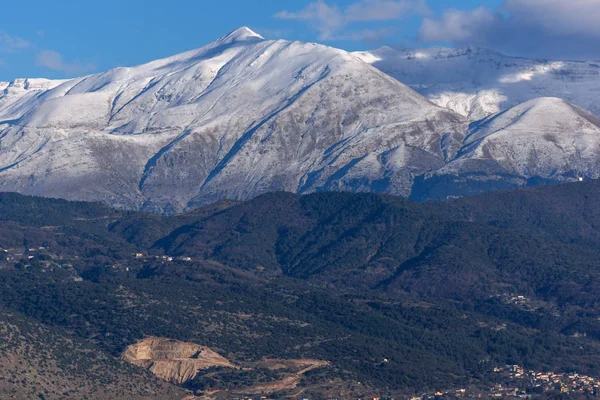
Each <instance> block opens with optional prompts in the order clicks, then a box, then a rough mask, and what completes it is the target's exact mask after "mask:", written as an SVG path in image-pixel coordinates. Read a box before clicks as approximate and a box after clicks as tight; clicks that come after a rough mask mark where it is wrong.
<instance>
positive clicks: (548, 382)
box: [494, 365, 600, 397]
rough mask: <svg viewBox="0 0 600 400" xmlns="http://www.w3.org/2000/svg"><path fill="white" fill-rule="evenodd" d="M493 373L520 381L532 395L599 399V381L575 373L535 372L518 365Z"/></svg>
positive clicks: (499, 369) (498, 369) (497, 369)
mask: <svg viewBox="0 0 600 400" xmlns="http://www.w3.org/2000/svg"><path fill="white" fill-rule="evenodd" d="M494 371H495V372H497V373H505V374H507V375H508V376H509V377H511V378H513V379H516V380H521V381H522V382H524V383H525V384H526V385H527V388H528V389H529V391H530V392H533V393H544V392H550V391H557V392H561V393H579V394H585V395H589V396H596V397H600V379H597V378H593V377H591V376H586V375H581V374H577V373H569V374H566V373H562V374H561V373H554V372H536V371H531V370H526V369H524V368H523V367H520V366H518V365H511V366H508V367H506V368H504V369H501V368H496V369H495V370H494Z"/></svg>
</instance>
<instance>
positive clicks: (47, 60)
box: [37, 50, 96, 75]
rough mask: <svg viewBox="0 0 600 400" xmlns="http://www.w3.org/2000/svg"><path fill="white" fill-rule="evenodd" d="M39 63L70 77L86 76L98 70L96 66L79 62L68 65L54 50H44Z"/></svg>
mask: <svg viewBox="0 0 600 400" xmlns="http://www.w3.org/2000/svg"><path fill="white" fill-rule="evenodd" d="M37 63H38V65H39V66H41V67H44V68H48V69H51V70H53V71H59V72H63V73H65V74H68V75H78V74H85V73H88V72H91V71H94V70H95V69H96V66H95V65H94V64H90V63H81V62H79V61H76V62H72V63H67V62H65V61H64V60H63V56H62V55H61V54H60V53H58V52H56V51H54V50H43V51H42V52H40V53H39V54H38V57H37Z"/></svg>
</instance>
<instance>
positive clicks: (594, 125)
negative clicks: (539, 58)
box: [413, 98, 600, 199]
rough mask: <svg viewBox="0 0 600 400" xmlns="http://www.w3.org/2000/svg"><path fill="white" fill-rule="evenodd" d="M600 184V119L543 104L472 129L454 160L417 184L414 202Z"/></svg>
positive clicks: (552, 101) (559, 103)
mask: <svg viewBox="0 0 600 400" xmlns="http://www.w3.org/2000/svg"><path fill="white" fill-rule="evenodd" d="M598 178H600V118H598V117H596V116H595V115H593V114H591V113H590V112H588V111H586V110H584V109H582V108H580V107H577V106H574V105H572V104H569V103H567V102H566V101H564V100H562V99H558V98H539V99H535V100H531V101H528V102H526V103H523V104H520V105H518V106H516V107H513V108H511V109H509V110H507V111H504V112H501V113H498V114H495V115H493V116H490V117H488V118H485V119H483V120H481V121H478V122H475V123H473V124H471V126H470V128H469V131H468V134H467V136H466V138H465V140H464V144H463V147H462V148H461V149H460V150H459V152H458V154H457V156H456V158H455V159H454V160H452V161H451V162H449V163H448V164H447V165H445V166H444V167H442V168H440V169H438V170H437V171H434V172H430V173H428V174H426V175H425V176H423V177H421V178H420V179H419V182H418V184H417V185H416V187H415V190H414V192H413V197H414V198H421V199H425V198H427V199H429V198H446V197H448V196H463V195H467V194H475V193H481V192H487V191H490V190H495V189H507V188H517V187H521V186H527V185H535V184H539V183H543V182H544V181H546V182H565V181H574V180H579V179H586V180H587V179H598Z"/></svg>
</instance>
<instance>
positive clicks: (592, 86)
mask: <svg viewBox="0 0 600 400" xmlns="http://www.w3.org/2000/svg"><path fill="white" fill-rule="evenodd" d="M355 54H356V55H357V56H359V57H360V58H361V59H363V60H365V61H367V62H369V63H371V64H372V65H374V66H376V67H377V68H379V69H380V70H382V71H383V72H385V73H387V74H389V75H391V76H393V77H394V78H396V79H398V80H399V81H400V82H403V83H405V84H407V85H408V86H410V87H411V88H413V89H415V90H416V91H417V92H419V93H421V94H423V95H424V96H425V97H427V98H428V99H430V100H431V101H433V102H434V103H435V104H437V105H440V106H442V107H447V108H449V109H451V110H454V111H455V112H457V113H459V114H461V115H463V116H466V117H468V118H469V119H470V120H471V121H476V120H479V119H482V118H485V117H487V116H489V115H491V114H495V113H497V112H499V111H504V110H506V109H508V108H511V107H514V106H516V105H518V104H521V103H524V102H526V101H529V100H532V99H535V98H538V97H559V98H561V99H564V100H566V101H568V102H570V103H573V104H576V105H578V106H580V107H583V108H585V109H586V110H589V111H591V112H592V113H594V114H596V115H598V116H600V101H599V100H598V99H600V62H594V61H591V62H578V61H551V60H530V59H526V58H517V57H509V56H506V55H503V54H500V53H497V52H494V51H490V50H487V49H483V48H479V47H466V48H458V49H448V48H440V47H436V48H430V49H414V50H396V49H392V48H390V47H383V48H380V49H377V50H373V51H367V52H359V53H355Z"/></svg>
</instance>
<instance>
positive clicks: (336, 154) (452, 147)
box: [0, 28, 465, 213]
mask: <svg viewBox="0 0 600 400" xmlns="http://www.w3.org/2000/svg"><path fill="white" fill-rule="evenodd" d="M3 100H4V102H5V103H6V102H8V101H9V100H8V96H6V95H5V96H4V97H3V98H0V134H1V135H2V148H1V149H0V171H1V172H0V173H1V174H2V176H0V179H1V180H2V186H0V190H4V191H17V192H22V193H27V194H34V195H46V196H56V197H66V198H68V199H72V200H101V201H104V202H107V203H109V204H113V205H115V206H117V207H124V208H133V209H144V210H150V211H155V212H160V213H163V212H166V213H173V212H178V211H181V210H185V209H188V208H193V207H196V206H198V205H202V204H208V203H210V202H213V201H215V200H218V199H223V198H230V199H240V200H243V199H248V198H250V197H253V196H255V195H257V194H260V193H264V192H267V191H272V190H289V191H302V192H310V191H315V190H327V189H333V188H339V189H342V190H343V189H346V190H376V191H383V192H386V191H389V192H395V193H403V194H404V195H408V193H409V192H410V186H411V185H412V178H413V176H414V175H415V174H418V173H422V172H425V171H427V170H429V169H431V168H433V167H435V166H440V165H442V164H443V163H444V161H445V159H447V158H448V156H449V155H452V154H454V152H455V151H456V150H457V147H458V144H459V142H460V141H461V140H462V136H463V135H464V128H465V122H464V120H463V119H462V118H461V117H460V116H458V115H456V114H454V113H452V112H449V111H446V110H444V109H441V108H439V107H437V106H435V105H433V104H432V103H430V102H429V101H428V100H426V99H425V98H423V97H422V96H420V95H418V94H417V93H416V92H414V91H412V90H411V89H409V88H408V87H406V86H405V85H403V84H401V83H399V82H397V81H395V80H393V79H392V78H390V77H389V76H387V75H385V74H383V73H381V72H380V71H378V70H376V69H375V68H373V67H371V66H369V65H368V64H365V63H363V62H362V61H360V60H359V59H358V58H357V57H355V56H354V55H351V54H350V53H347V52H345V51H343V50H338V49H333V48H331V47H326V46H322V45H317V44H312V43H303V42H288V41H283V40H264V39H262V37H260V36H259V35H257V34H255V33H253V32H252V31H250V30H248V29H247V28H240V29H238V30H236V31H234V32H232V33H230V34H228V35H226V36H224V37H223V38H221V39H218V40H217V41H215V42H213V43H211V44H209V45H207V46H204V47H202V48H200V49H197V50H192V51H189V52H186V53H182V54H179V55H175V56H172V57H168V58H166V59H163V60H157V61H153V62H150V63H147V64H142V65H140V66H137V67H132V68H117V69H114V70H111V71H108V72H105V73H101V74H96V75H90V76H87V77H84V78H77V79H74V80H70V81H66V82H61V83H60V84H59V85H58V86H55V87H53V88H51V89H48V90H45V91H41V92H37V91H36V92H35V94H29V93H28V94H27V95H25V96H23V97H18V96H17V97H16V99H13V100H10V103H9V104H8V106H5V107H2V102H3ZM70 160H73V163H72V164H71V161H70ZM382 160H383V162H382ZM115 165H120V168H119V169H114V166H115ZM175 171H177V173H176V172H175ZM249 171H251V173H248V172H249ZM91 182H93V184H90V183H91Z"/></svg>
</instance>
